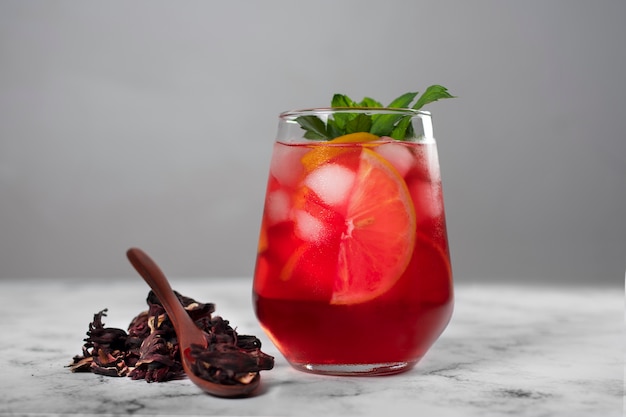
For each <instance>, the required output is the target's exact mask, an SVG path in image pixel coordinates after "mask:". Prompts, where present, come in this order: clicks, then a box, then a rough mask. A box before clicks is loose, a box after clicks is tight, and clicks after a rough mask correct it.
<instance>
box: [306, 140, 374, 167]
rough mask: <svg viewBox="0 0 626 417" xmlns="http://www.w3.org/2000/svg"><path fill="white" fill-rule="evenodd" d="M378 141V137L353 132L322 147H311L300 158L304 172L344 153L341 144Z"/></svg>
mask: <svg viewBox="0 0 626 417" xmlns="http://www.w3.org/2000/svg"><path fill="white" fill-rule="evenodd" d="M378 139H380V137H378V136H376V135H372V134H371V133H369V132H355V133H349V134H347V135H343V136H338V137H336V138H334V139H332V140H329V141H328V142H326V143H324V145H323V146H315V147H313V149H311V150H310V151H309V152H308V153H306V154H305V155H304V156H303V157H302V160H301V162H302V166H303V167H304V170H305V171H306V172H310V171H312V170H313V169H315V168H317V167H319V166H320V165H322V164H323V163H325V162H328V161H329V160H331V159H332V158H334V157H336V156H338V155H340V154H341V153H342V152H345V150H346V148H345V147H343V146H341V145H342V144H344V145H345V144H347V143H368V142H374V141H376V140H378ZM338 145H339V146H338Z"/></svg>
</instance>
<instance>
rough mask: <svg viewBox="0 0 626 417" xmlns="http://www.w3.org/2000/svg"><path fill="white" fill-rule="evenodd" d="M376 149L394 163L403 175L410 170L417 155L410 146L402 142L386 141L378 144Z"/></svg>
mask: <svg viewBox="0 0 626 417" xmlns="http://www.w3.org/2000/svg"><path fill="white" fill-rule="evenodd" d="M374 151H376V153H378V154H379V155H380V156H382V157H383V158H384V159H386V160H387V161H388V162H389V163H390V164H391V165H393V166H394V167H395V168H396V170H397V171H398V173H399V174H400V176H402V177H404V176H405V175H406V174H407V173H408V172H409V170H410V169H411V165H412V164H413V163H414V161H415V156H414V155H413V154H412V153H411V151H410V150H409V148H407V147H406V146H405V145H402V144H401V143H386V144H384V145H380V146H377V147H376V148H374Z"/></svg>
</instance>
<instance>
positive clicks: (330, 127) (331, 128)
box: [326, 113, 349, 139]
mask: <svg viewBox="0 0 626 417" xmlns="http://www.w3.org/2000/svg"><path fill="white" fill-rule="evenodd" d="M337 116H343V114H341V113H337V114H335V119H328V122H327V123H326V137H327V138H328V139H332V138H336V137H337V136H341V135H343V134H344V133H343V132H345V131H346V129H347V126H346V125H347V123H349V120H347V121H346V123H345V124H344V125H341V126H340V124H339V123H338V121H339V120H340V119H341V118H338V117H337Z"/></svg>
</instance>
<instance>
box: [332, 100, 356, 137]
mask: <svg viewBox="0 0 626 417" xmlns="http://www.w3.org/2000/svg"><path fill="white" fill-rule="evenodd" d="M330 105H331V107H356V106H357V104H356V103H355V102H354V101H353V100H352V99H351V98H350V97H348V96H346V95H345V94H335V95H334V96H333V99H332V101H331V103H330ZM354 117H356V115H355V114H351V113H335V126H336V127H337V129H338V130H339V131H343V130H345V128H346V124H347V123H348V122H349V121H350V120H351V119H353V118H354ZM339 136H341V135H339Z"/></svg>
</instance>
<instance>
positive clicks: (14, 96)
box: [0, 0, 626, 285]
mask: <svg viewBox="0 0 626 417" xmlns="http://www.w3.org/2000/svg"><path fill="white" fill-rule="evenodd" d="M625 18H626V2H625V1H623V0H614V1H611V0H602V1H574V0H553V1H473V2H469V1H465V0H454V1H441V2H435V1H429V2H426V1H414V0H407V1H402V0H386V1H373V0H361V1H324V0H318V1H311V2H304V1H301V2H297V1H230V2H227V1H219V2H218V1H171V2H163V1H100V2H94V1H22V0H19V1H13V0H2V1H0V60H1V65H0V278H2V279H9V278H31V277H50V278H55V277H75V278H77V279H98V278H106V277H127V276H134V272H133V271H132V269H131V268H130V265H129V264H128V262H127V261H126V259H125V255H124V252H125V250H126V249H127V248H128V247H130V246H140V247H142V248H143V249H145V250H146V251H147V252H148V253H150V254H151V255H152V256H153V257H154V258H155V259H156V260H157V261H158V262H159V263H160V264H161V265H162V266H163V268H164V269H165V270H166V272H167V273H168V274H169V275H171V276H181V277H182V276H190V277H209V276H240V277H250V276H251V275H252V272H253V269H254V257H255V249H256V240H257V235H258V228H259V222H260V217H261V209H262V203H263V194H264V191H265V181H266V175H267V169H268V165H269V157H270V148H271V143H272V141H273V138H274V134H275V131H276V126H277V119H276V116H277V114H278V113H279V112H280V111H283V110H287V109H292V108H301V107H310V106H323V105H327V104H328V103H329V100H330V97H331V96H332V94H333V93H335V92H343V93H346V94H348V95H350V96H353V97H354V98H355V99H360V98H362V97H363V96H365V95H369V96H372V97H375V98H378V99H379V100H381V101H385V102H387V101H389V100H391V99H392V98H394V97H396V96H397V95H400V94H401V93H404V92H406V91H414V90H419V91H422V90H423V88H425V87H426V86H427V85H429V84H433V83H439V84H443V85H446V86H447V87H448V88H449V89H450V90H451V92H452V93H453V94H456V95H458V96H460V98H458V99H455V100H447V101H442V102H439V103H435V104H433V105H431V106H430V107H429V109H430V110H431V111H432V112H433V114H434V122H435V136H436V137H437V139H438V142H439V154H440V161H441V165H442V170H443V181H444V193H445V198H446V209H447V215H448V226H449V237H450V240H451V251H452V256H453V267H454V272H455V279H456V280H457V281H458V282H466V283H467V282H473V281H480V280H491V281H513V280H515V281H528V282H550V283H561V282H563V283H598V284H600V283H603V284H606V283H614V284H616V285H617V284H621V283H623V279H624V269H625V268H626V221H624V214H625V213H626V185H625V180H626V141H625V140H626V138H625V136H626V115H625V109H626V47H625V46H624V45H625V43H626V25H625V24H624V19H625Z"/></svg>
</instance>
